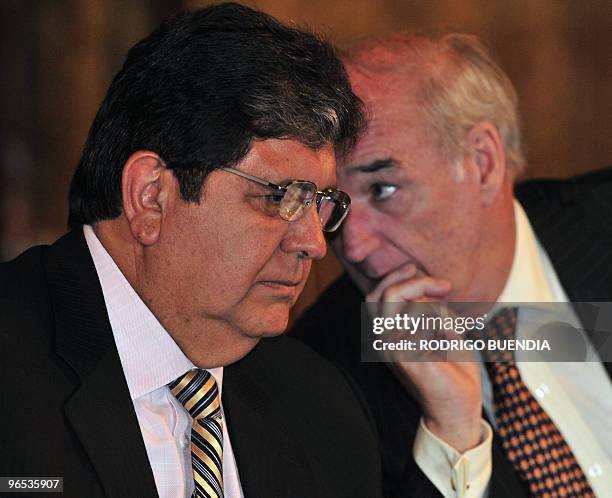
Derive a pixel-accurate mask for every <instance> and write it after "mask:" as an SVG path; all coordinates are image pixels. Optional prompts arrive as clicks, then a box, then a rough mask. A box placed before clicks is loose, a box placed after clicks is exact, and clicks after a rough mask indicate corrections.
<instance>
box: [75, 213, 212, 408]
mask: <svg viewBox="0 0 612 498" xmlns="http://www.w3.org/2000/svg"><path fill="white" fill-rule="evenodd" d="M83 233H84V235H85V240H86V241H87V247H88V248H89V252H90V253H91V257H92V259H93V262H94V265H95V267H96V272H97V274H98V278H99V280H100V286H101V287H102V294H103V295H104V302H105V304H106V310H107V312H108V318H109V320H110V324H111V328H112V331H113V337H114V339H115V343H116V344H117V351H118V352H119V358H120V359H121V365H122V367H123V372H124V374H125V379H126V381H127V385H128V388H129V390H130V395H131V397H132V400H134V399H137V398H140V397H141V396H143V395H145V394H148V393H151V392H153V391H155V390H156V389H159V388H160V387H163V386H165V385H167V384H168V383H170V382H172V381H173V380H175V379H177V378H178V377H180V376H181V375H183V374H184V373H185V372H187V371H189V370H193V369H194V368H197V367H196V366H195V365H194V364H193V363H192V362H191V361H190V360H189V358H187V357H186V356H185V354H184V353H183V352H182V351H181V349H180V348H179V347H178V345H177V344H176V342H174V340H173V339H172V337H171V336H170V334H169V333H168V332H167V331H166V330H165V329H164V327H163V326H162V325H161V323H159V321H158V320H157V318H155V315H153V313H152V312H151V310H150V309H149V308H148V307H147V305H146V304H145V303H144V302H143V301H142V299H141V298H140V296H139V295H138V294H137V293H136V291H135V290H134V289H133V287H132V286H131V285H130V283H129V282H128V281H127V279H126V278H125V276H124V275H123V273H121V270H120V269H119V267H118V266H117V265H116V264H115V262H114V261H113V259H112V258H111V256H110V254H108V252H107V251H106V249H105V248H104V246H103V245H102V243H101V242H100V240H99V239H98V237H97V236H96V234H95V233H94V231H93V229H92V227H91V226H90V225H84V226H83ZM209 372H210V373H211V374H212V375H213V377H215V380H216V381H217V385H218V387H219V394H221V386H222V383H223V367H218V368H212V369H209Z"/></svg>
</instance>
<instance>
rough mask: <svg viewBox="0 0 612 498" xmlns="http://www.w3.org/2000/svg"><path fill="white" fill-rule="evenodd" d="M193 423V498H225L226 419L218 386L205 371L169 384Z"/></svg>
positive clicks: (191, 373)
mask: <svg viewBox="0 0 612 498" xmlns="http://www.w3.org/2000/svg"><path fill="white" fill-rule="evenodd" d="M168 387H169V388H170V391H171V392H172V394H173V395H174V397H175V398H176V399H177V400H179V401H180V402H181V404H182V405H183V406H184V407H185V408H186V409H187V411H188V412H189V415H191V418H192V419H193V423H192V427H191V466H192V469H193V480H194V483H195V491H194V492H193V495H192V498H223V467H222V462H223V418H222V416H221V400H220V396H219V390H218V389H217V383H216V382H215V379H214V377H213V376H212V375H211V374H210V372H208V371H206V370H191V371H189V372H187V373H186V374H185V375H183V376H181V377H179V378H178V379H176V380H175V381H174V382H172V383H170V384H168Z"/></svg>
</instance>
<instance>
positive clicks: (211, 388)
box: [168, 369, 221, 420]
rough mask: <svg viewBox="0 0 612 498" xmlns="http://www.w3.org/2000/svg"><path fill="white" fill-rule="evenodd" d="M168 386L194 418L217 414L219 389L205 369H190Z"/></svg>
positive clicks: (213, 416) (215, 415)
mask: <svg viewBox="0 0 612 498" xmlns="http://www.w3.org/2000/svg"><path fill="white" fill-rule="evenodd" d="M168 387H169V388H170V392H171V393H172V394H173V395H174V397H175V398H176V399H177V400H179V401H180V402H181V404H182V405H183V406H184V407H185V409H186V410H187V411H188V412H189V415H191V418H193V419H194V420H196V419H204V418H216V417H217V416H219V413H220V406H221V403H220V399H219V389H218V388H217V382H216V381H215V378H214V377H213V376H212V375H211V373H210V372H208V371H207V370H199V369H198V370H190V371H189V372H187V373H186V374H185V375H182V376H181V377H179V378H178V379H176V380H175V381H174V382H171V383H170V384H168Z"/></svg>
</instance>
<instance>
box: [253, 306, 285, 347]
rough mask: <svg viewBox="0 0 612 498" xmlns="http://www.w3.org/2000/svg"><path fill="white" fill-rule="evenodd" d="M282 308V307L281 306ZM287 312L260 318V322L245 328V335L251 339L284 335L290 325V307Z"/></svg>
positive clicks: (275, 312)
mask: <svg viewBox="0 0 612 498" xmlns="http://www.w3.org/2000/svg"><path fill="white" fill-rule="evenodd" d="M279 307H281V306H279ZM283 307H286V310H275V311H274V312H273V313H268V314H265V315H262V316H260V317H259V319H258V320H256V321H255V322H253V323H251V324H249V326H248V327H245V329H244V331H243V333H244V335H246V336H248V337H250V338H253V339H255V338H262V337H276V336H279V335H281V334H283V333H284V332H285V331H286V330H287V326H288V325H289V309H290V306H288V305H285V306H283Z"/></svg>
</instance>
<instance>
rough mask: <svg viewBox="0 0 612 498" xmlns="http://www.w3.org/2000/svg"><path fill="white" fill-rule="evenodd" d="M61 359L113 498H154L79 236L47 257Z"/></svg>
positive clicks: (89, 449)
mask: <svg viewBox="0 0 612 498" xmlns="http://www.w3.org/2000/svg"><path fill="white" fill-rule="evenodd" d="M44 263H45V269H46V273H47V279H48V283H49V289H50V295H51V301H52V306H53V312H54V315H55V323H56V352H57V354H58V355H59V356H60V357H62V358H63V359H64V360H65V361H66V362H67V363H68V364H69V365H70V366H71V367H72V369H73V370H74V371H75V372H76V374H77V375H78V377H79V379H80V385H79V386H78V387H77V389H76V391H75V392H74V394H73V396H72V397H71V398H70V399H69V400H68V401H67V402H66V404H65V406H64V411H65V414H66V416H67V418H68V420H69V421H70V424H71V425H72V428H73V429H74V431H75V433H76V435H77V437H78V438H79V440H80V442H81V443H82V445H83V448H84V450H85V452H86V454H87V456H88V457H89V459H90V460H91V462H92V464H93V466H94V468H95V470H96V473H97V475H98V478H99V479H100V482H101V484H102V487H103V488H104V491H105V493H106V495H107V496H109V497H117V498H119V497H125V498H128V497H133V496H157V491H156V487H155V482H154V479H153V473H152V471H151V467H150V465H149V460H148V457H147V454H146V449H145V446H144V442H143V440H142V436H141V433H140V428H139V426H138V420H137V418H136V414H135V412H134V406H133V403H132V400H131V398H130V395H129V391H128V388H127V383H126V380H125V377H124V375H123V369H122V368H121V364H120V361H119V355H118V353H117V350H116V347H115V342H114V339H113V335H112V330H111V327H110V322H109V320H108V315H107V312H106V307H105V305H104V298H103V295H102V290H101V288H100V284H99V281H98V277H97V274H96V271H95V268H94V265H93V261H92V260H91V257H90V255H89V251H88V249H87V246H86V243H85V238H84V236H83V234H82V231H81V230H80V229H78V230H75V231H73V232H71V233H69V234H68V235H66V236H65V237H63V238H62V239H60V240H59V241H58V242H56V243H55V244H54V245H53V246H51V247H50V248H49V250H48V252H47V254H46V255H45V261H44Z"/></svg>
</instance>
